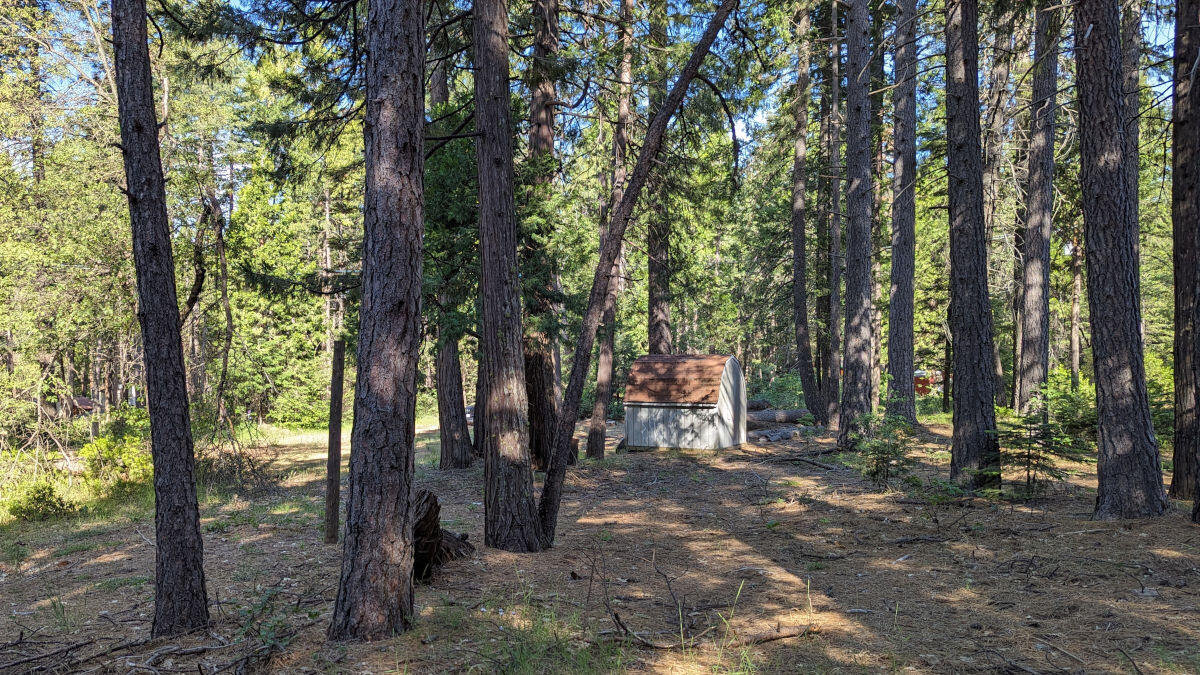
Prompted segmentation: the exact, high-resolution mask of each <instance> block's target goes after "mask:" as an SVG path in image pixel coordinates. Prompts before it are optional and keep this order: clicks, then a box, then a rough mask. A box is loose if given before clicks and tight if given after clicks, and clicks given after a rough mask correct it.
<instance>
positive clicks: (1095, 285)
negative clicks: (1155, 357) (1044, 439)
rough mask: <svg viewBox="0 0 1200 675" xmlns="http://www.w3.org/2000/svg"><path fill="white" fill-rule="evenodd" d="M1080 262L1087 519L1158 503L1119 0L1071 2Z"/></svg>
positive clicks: (1159, 507)
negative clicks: (1088, 413) (1088, 424)
mask: <svg viewBox="0 0 1200 675" xmlns="http://www.w3.org/2000/svg"><path fill="white" fill-rule="evenodd" d="M1075 34H1076V35H1077V36H1079V37H1078V38H1077V45H1076V48H1075V62H1076V66H1075V68H1076V79H1077V84H1076V90H1077V91H1078V92H1079V93H1078V96H1079V120H1080V130H1079V132H1080V135H1079V142H1080V160H1081V181H1080V182H1081V187H1082V192H1083V194H1082V198H1083V226H1084V245H1085V253H1084V263H1085V265H1086V270H1087V286H1088V309H1089V310H1090V312H1091V316H1092V317H1093V319H1098V318H1099V317H1103V320H1102V321H1101V320H1093V321H1092V322H1091V325H1092V357H1093V358H1092V368H1093V372H1094V373H1095V382H1096V404H1097V412H1098V416H1099V419H1100V423H1099V427H1100V429H1099V446H1100V447H1099V461H1098V464H1097V473H1098V476H1099V487H1098V489H1097V492H1096V511H1095V514H1094V517H1095V518H1098V519H1115V518H1142V517H1147V516H1157V515H1161V514H1162V513H1163V512H1164V511H1165V510H1166V508H1167V499H1166V493H1165V492H1164V491H1163V483H1162V472H1161V469H1160V466H1159V461H1158V444H1157V442H1156V441H1155V439H1154V427H1153V425H1152V424H1151V422H1150V404H1149V400H1148V397H1147V394H1146V374H1145V368H1144V363H1143V360H1142V358H1143V357H1142V336H1141V300H1140V297H1139V288H1138V286H1139V281H1138V258H1137V237H1138V227H1137V220H1136V215H1135V212H1134V208H1133V202H1134V201H1135V200H1136V199H1137V193H1136V186H1135V185H1134V184H1133V182H1132V181H1131V178H1132V174H1131V172H1130V171H1129V169H1128V162H1131V161H1136V158H1135V157H1129V156H1127V155H1126V151H1127V149H1128V146H1127V144H1126V132H1127V127H1126V126H1125V121H1126V118H1125V115H1126V107H1127V106H1126V100H1125V96H1124V92H1123V90H1122V89H1123V84H1122V82H1123V71H1122V65H1121V6H1120V0H1080V1H1079V2H1077V3H1076V4H1075Z"/></svg>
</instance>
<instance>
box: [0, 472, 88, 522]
mask: <svg viewBox="0 0 1200 675" xmlns="http://www.w3.org/2000/svg"><path fill="white" fill-rule="evenodd" d="M74 510H75V507H74V506H73V505H71V504H70V503H69V502H67V500H65V499H63V497H62V495H60V494H58V490H56V489H55V487H54V484H53V483H50V482H49V481H45V480H41V481H38V482H36V483H32V484H30V485H29V486H28V487H27V488H25V491H24V492H23V493H21V495H20V496H18V497H17V498H16V499H13V500H12V501H11V502H9V504H8V512H9V513H10V514H12V517H13V518H16V519H17V520H20V521H35V520H51V519H53V518H61V517H63V516H67V515H70V514H71V513H72V512H73V511H74Z"/></svg>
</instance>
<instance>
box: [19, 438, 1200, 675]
mask: <svg viewBox="0 0 1200 675" xmlns="http://www.w3.org/2000/svg"><path fill="white" fill-rule="evenodd" d="M616 431H617V430H616V429H614V433H616ZM947 432H948V430H947V429H946V428H944V427H933V428H931V429H929V430H927V431H926V432H923V433H921V434H920V438H921V441H922V443H923V451H922V453H921V456H920V459H921V463H920V468H919V470H918V476H919V477H920V480H914V481H911V483H913V484H908V485H905V486H904V489H905V490H907V491H900V490H891V491H881V490H879V489H877V488H875V487H874V486H872V485H871V484H869V483H867V482H865V481H863V480H862V479H861V478H860V477H859V476H858V474H857V473H856V472H853V471H851V470H848V469H837V470H834V471H827V470H824V469H821V468H818V467H816V466H812V465H808V464H803V463H794V462H784V461H778V459H779V458H780V457H781V456H783V455H786V454H787V453H795V452H800V451H807V450H813V449H816V448H817V447H818V446H827V444H828V443H829V442H830V439H829V438H816V439H812V440H810V441H797V442H790V443H779V444H772V445H770V446H768V447H761V448H759V447H755V446H746V447H744V448H743V449H741V450H737V451H732V452H724V453H711V452H659V453H644V454H628V455H624V454H623V455H616V456H612V457H610V459H607V460H605V461H603V462H585V463H583V464H582V465H581V466H579V467H576V468H575V469H573V470H572V472H571V473H570V474H569V477H568V481H567V493H566V497H565V501H564V504H563V509H562V515H561V526H560V533H559V540H558V542H557V546H556V547H555V548H554V549H553V550H551V551H549V552H546V553H542V554H537V555H516V554H510V553H505V552H501V551H495V550H490V549H481V550H480V552H479V553H478V554H477V555H476V556H475V557H474V558H473V559H470V560H463V561H458V562H456V563H453V564H452V565H451V566H450V567H448V568H447V569H446V570H444V571H443V572H442V573H441V574H439V575H438V576H437V577H436V578H435V579H434V581H433V583H432V584H430V585H427V586H422V587H420V588H419V589H418V591H417V605H418V607H419V610H418V611H419V615H418V618H417V624H416V627H415V628H414V630H412V631H410V632H409V633H406V634H403V635H400V636H397V637H396V638H395V639H392V640H387V641H384V642H380V643H375V644H350V645H332V644H327V643H326V642H325V641H324V639H323V630H324V627H325V625H326V624H327V620H328V614H329V611H330V608H331V605H332V599H333V594H334V592H335V583H336V579H337V573H338V564H339V555H340V548H339V547H328V546H324V545H322V544H321V543H320V542H321V532H320V521H321V508H322V488H321V485H322V472H323V462H324V451H323V447H322V446H320V445H303V444H302V445H296V444H292V445H287V444H285V445H281V446H276V447H275V448H274V450H273V453H274V459H273V460H272V464H271V471H272V472H273V475H274V476H276V477H277V485H276V487H275V488H273V489H269V490H265V491H261V492H258V493H253V494H247V493H232V492H221V491H212V492H210V493H208V494H207V495H204V503H203V504H202V516H203V526H204V530H205V534H204V540H205V559H206V574H207V579H208V585H209V595H210V599H211V600H212V601H213V608H212V609H213V615H214V618H215V622H214V625H213V627H212V629H211V630H209V631H206V632H204V633H203V634H198V635H195V636H190V637H189V638H187V639H184V640H177V641H173V642H165V641H154V642H145V643H138V644H134V645H131V646H129V647H122V644H124V643H128V642H134V643H137V642H138V641H140V640H143V639H144V638H145V637H146V635H147V634H148V631H149V618H150V615H151V606H150V601H151V599H152V588H151V586H150V582H149V580H150V578H151V577H152V576H153V560H154V556H153V553H154V551H153V548H152V547H151V546H150V545H149V544H148V543H147V541H146V540H145V539H143V536H142V535H147V536H149V535H150V534H152V532H153V522H152V518H150V517H149V514H143V515H142V516H140V517H135V518H131V519H130V520H128V521H126V522H106V521H98V520H96V521H92V520H88V519H87V518H86V517H83V518H77V519H74V520H70V521H63V522H59V523H56V524H52V525H41V526H16V525H10V526H7V527H6V528H5V529H3V530H0V554H3V557H2V559H3V563H2V567H0V588H2V589H3V593H2V594H0V598H2V600H3V602H4V604H5V607H4V610H5V612H6V616H5V617H4V618H3V620H2V621H3V623H2V624H0V666H2V665H4V664H9V663H12V662H14V661H18V660H20V659H22V658H28V657H31V656H35V657H36V656H37V655H39V654H50V653H51V652H54V651H56V650H61V651H58V653H57V654H56V655H54V656H49V657H46V658H42V659H35V660H32V661H29V662H26V663H24V664H20V665H15V666H11V667H10V670H12V671H14V672H23V671H24V670H28V669H30V668H31V667H35V666H36V667H42V668H45V669H48V670H51V671H54V670H59V671H64V672H65V671H73V670H88V669H99V670H100V671H102V672H129V671H134V670H138V669H143V672H151V671H158V672H173V671H179V672H185V671H186V672H197V668H198V667H199V668H200V669H201V670H202V671H203V672H213V671H214V670H216V669H218V668H222V667H224V668H227V669H229V670H236V669H237V668H238V667H243V666H247V667H250V668H255V667H257V668H265V669H269V670H272V671H286V672H362V671H371V672H461V671H478V672H496V671H506V672H551V671H570V672H588V671H591V672H610V671H620V670H635V671H655V672H700V671H706V672H713V671H717V672H725V671H742V672H746V671H752V670H758V671H763V672H797V671H803V672H879V671H883V670H907V671H915V672H1005V671H1007V672H1039V673H1050V672H1064V671H1065V672H1088V673H1092V672H1138V671H1140V672H1142V673H1152V672H1197V671H1200V641H1198V638H1200V635H1198V632H1200V631H1198V630H1197V625H1198V624H1197V618H1198V617H1197V613H1198V612H1200V606H1198V604H1200V603H1198V602H1197V600H1198V593H1197V591H1198V590H1200V569H1198V568H1200V549H1198V548H1197V534H1198V532H1200V531H1198V530H1197V529H1195V528H1194V527H1192V526H1190V525H1189V524H1188V522H1187V519H1186V517H1185V515H1184V509H1183V505H1177V508H1176V509H1175V511H1174V512H1172V513H1171V514H1170V515H1169V516H1168V517H1166V518H1161V519H1157V520H1153V521H1136V522H1123V523H1101V522H1093V521H1090V520H1089V515H1090V511H1091V501H1092V500H1093V499H1094V495H1093V493H1092V487H1093V486H1094V475H1093V473H1092V472H1091V468H1090V467H1088V466H1083V465H1081V466H1076V467H1072V468H1073V469H1074V472H1073V475H1072V478H1071V480H1070V481H1069V482H1068V483H1066V484H1063V485H1061V486H1059V488H1058V489H1056V490H1055V491H1053V493H1052V494H1050V495H1048V496H1047V497H1045V498H1044V499H1042V500H1040V501H1037V502H1032V503H1009V502H994V501H985V500H978V499H976V500H962V499H959V498H958V497H956V496H954V495H952V494H949V493H948V492H947V490H946V489H945V488H944V486H941V484H940V483H938V482H936V479H937V478H939V477H940V478H941V479H945V478H946V477H947V470H948V469H947V465H948V454H947V453H946V447H945V445H946V443H947V442H948V440H947V438H946V435H947ZM304 440H306V441H308V442H310V443H311V442H312V439H304ZM418 446H419V448H420V450H421V453H422V454H421V456H420V457H419V458H418V479H419V482H420V483H421V484H422V486H423V487H429V488H431V489H433V490H434V491H435V492H436V493H437V494H438V496H439V497H440V499H441V501H442V504H443V519H444V521H445V524H446V526H447V527H449V528H451V529H455V530H458V531H466V532H469V533H470V535H471V540H472V541H474V542H476V544H477V545H479V544H480V543H481V541H482V520H483V513H482V504H481V503H480V502H481V501H482V499H481V497H482V495H481V494H480V490H481V483H482V469H481V468H478V469H471V470H467V471H461V472H441V471H438V470H436V460H433V461H431V459H432V454H431V452H432V450H434V449H435V448H436V437H435V436H434V435H432V434H425V435H424V437H423V438H422V439H421V440H420V442H419V444H418ZM823 461H826V462H828V461H832V460H830V458H828V457H826V458H823ZM916 483H920V484H921V486H922V487H921V488H917V487H916V485H915V484H916ZM17 542H20V544H19V545H18V543H17ZM613 613H616V614H617V615H618V616H619V617H620V619H621V622H622V624H623V625H624V626H626V627H628V629H629V630H631V631H633V632H636V633H637V634H638V635H639V637H640V640H637V639H632V638H629V637H628V636H625V639H624V640H619V639H618V638H620V637H621V633H620V631H619V630H618V629H617V625H616V623H615V622H614V621H613V617H612V614H613ZM810 624H811V625H814V626H816V627H817V628H818V629H817V630H813V631H810V632H809V634H807V635H804V636H802V637H796V638H788V639H780V640H774V641H770V642H765V643H762V644H757V645H751V646H745V647H741V646H735V645H737V644H738V643H739V639H740V638H745V637H747V636H752V635H758V634H763V633H768V632H770V631H773V630H775V629H776V628H777V627H783V628H787V627H793V626H805V625H810ZM640 641H646V642H653V643H656V644H659V646H667V645H679V647H678V648H673V649H650V648H645V647H644V646H639V644H637V643H638V642H640ZM741 641H744V640H741ZM5 643H10V644H5ZM104 652H107V653H104Z"/></svg>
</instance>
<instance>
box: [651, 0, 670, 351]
mask: <svg viewBox="0 0 1200 675" xmlns="http://www.w3.org/2000/svg"><path fill="white" fill-rule="evenodd" d="M649 3H650V46H651V48H652V49H653V52H652V53H653V56H652V57H651V58H652V59H653V63H654V71H653V72H654V75H653V80H651V82H650V87H649V88H650V101H649V106H650V114H651V116H653V115H656V114H658V111H660V110H662V108H663V104H664V102H665V101H666V98H667V47H668V44H667V0H649ZM665 183H666V176H665V175H664V173H663V171H662V170H660V171H659V172H658V173H656V174H655V175H654V176H652V177H651V181H650V189H649V192H650V195H649V197H650V202H651V207H650V213H649V216H648V218H649V220H650V222H649V223H648V224H647V226H646V258H647V265H648V270H647V280H646V285H647V287H648V291H649V298H648V301H647V306H648V308H649V310H648V311H649V315H648V317H647V318H648V320H649V324H648V325H647V331H648V339H649V349H650V353H651V354H670V353H671V352H672V351H673V350H674V345H673V343H672V339H671V223H670V221H669V220H668V216H667V204H666V200H667V194H666V190H665V189H664V188H665Z"/></svg>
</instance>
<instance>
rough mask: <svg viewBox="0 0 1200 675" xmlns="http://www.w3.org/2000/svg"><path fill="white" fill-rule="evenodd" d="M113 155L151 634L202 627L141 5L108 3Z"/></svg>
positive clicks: (124, 0) (187, 437)
mask: <svg viewBox="0 0 1200 675" xmlns="http://www.w3.org/2000/svg"><path fill="white" fill-rule="evenodd" d="M112 30H113V53H114V62H115V66H116V79H117V108H118V115H119V119H120V126H121V154H122V155H123V157H124V162H125V180H126V193H125V194H126V196H127V197H128V199H129V219H130V224H131V226H132V231H133V261H134V266H135V269H136V270H137V291H138V312H137V314H138V323H139V324H140V325H141V331H142V348H143V355H144V358H145V367H146V384H147V386H148V388H149V392H148V395H149V412H150V443H151V451H152V455H153V463H154V535H155V542H156V546H155V557H154V622H153V624H152V625H151V628H150V634H151V635H152V636H154V637H159V636H166V635H178V634H180V633H185V632H188V631H190V630H193V629H196V628H200V627H203V626H205V625H207V624H208V596H207V594H206V592H205V587H204V551H203V548H204V546H203V542H202V540H201V538H200V514H199V508H198V507H197V504H196V482H195V478H194V467H195V457H194V456H193V454H192V428H191V420H190V419H189V416H188V397H187V381H186V374H185V372H184V366H183V342H182V337H181V333H180V328H179V304H178V301H177V299H176V295H175V261H174V258H173V256H172V253H171V231H170V225H169V223H168V220H167V203H166V191H165V185H164V182H163V172H162V163H161V161H160V159H159V146H158V123H157V120H156V119H155V114H154V89H153V83H152V81H151V75H150V50H149V47H148V45H147V43H146V39H147V35H146V3H145V0H114V2H113V3H112Z"/></svg>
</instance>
